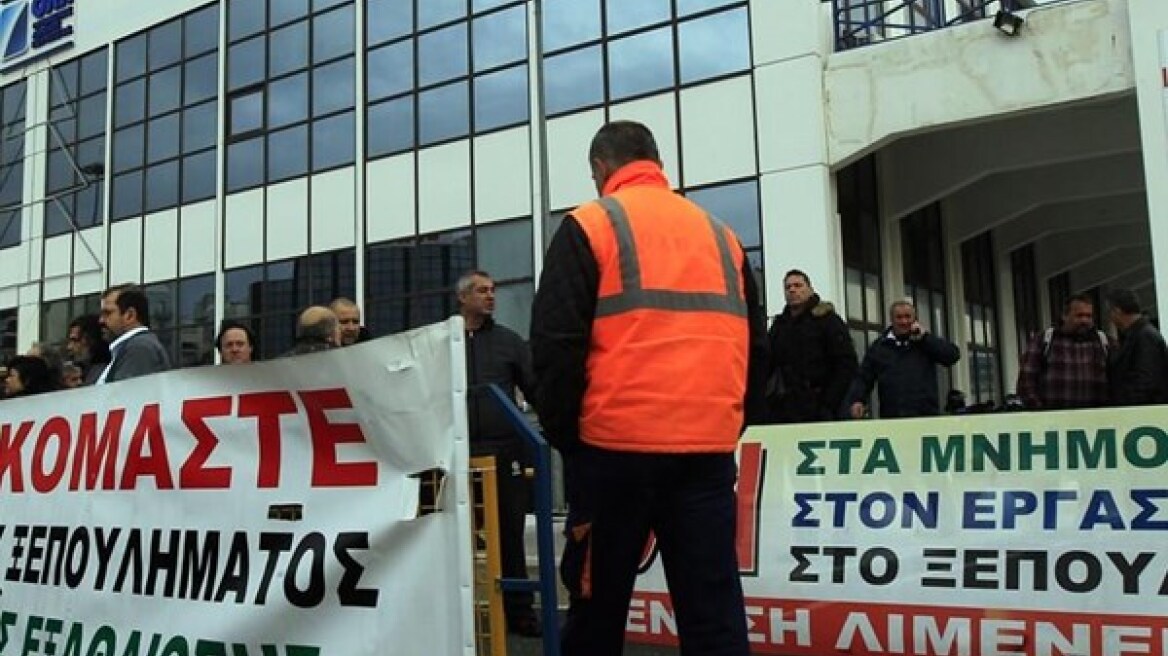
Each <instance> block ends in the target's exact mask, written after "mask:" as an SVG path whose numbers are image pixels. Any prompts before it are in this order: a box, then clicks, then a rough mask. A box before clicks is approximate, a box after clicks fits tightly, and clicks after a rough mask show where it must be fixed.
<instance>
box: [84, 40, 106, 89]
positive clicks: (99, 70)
mask: <svg viewBox="0 0 1168 656" xmlns="http://www.w3.org/2000/svg"><path fill="white" fill-rule="evenodd" d="M107 52H108V51H107V50H106V49H105V48H102V49H101V50H98V51H97V52H94V53H91V54H89V55H86V56H85V57H82V59H81V81H80V85H79V86H78V93H79V94H80V95H82V96H88V95H89V94H91V93H94V92H95V91H100V90H102V89H105V87H106V69H107V68H108V66H109V57H108V55H107Z"/></svg>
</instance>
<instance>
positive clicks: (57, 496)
mask: <svg viewBox="0 0 1168 656" xmlns="http://www.w3.org/2000/svg"><path fill="white" fill-rule="evenodd" d="M464 366H465V365H464V343H463V331H462V323H461V320H459V319H452V320H450V321H448V322H446V323H443V324H436V325H434V326H430V327H427V328H422V329H419V330H415V331H411V332H409V333H404V334H401V335H397V336H393V337H387V338H383V339H379V340H374V341H371V342H367V343H364V344H359V345H356V346H352V347H348V348H344V349H337V350H332V351H327V352H322V353H314V354H309V355H303V356H298V357H294V358H286V359H280V360H274V361H271V362H263V363H257V364H252V365H240V366H220V367H203V368H198V369H188V370H182V371H175V372H169V373H165V374H160V375H154V376H146V377H143V378H137V379H133V380H129V381H125V382H119V383H114V384H110V385H105V386H101V387H96V388H90V389H81V390H71V391H64V392H57V393H53V394H47V395H42V396H36V397H28V398H22V399H12V400H7V401H0V656H33V655H41V654H43V655H44V656H105V655H108V656H260V655H262V656H358V655H363V654H367V655H374V654H378V655H380V654H387V653H393V654H403V655H418V656H423V655H424V656H431V655H435V654H437V655H449V656H469V655H470V654H473V653H474V648H473V629H472V618H471V594H472V571H471V560H470V559H471V554H470V545H471V542H470V540H471V536H470V520H469V515H468V511H467V508H468V504H467V492H468V482H467V476H466V471H467V448H466V408H465V370H464ZM434 469H438V470H441V471H443V472H446V473H447V474H448V475H447V476H446V477H445V483H446V484H445V485H444V486H441V488H440V489H441V492H440V494H439V497H438V504H437V506H438V510H437V511H436V512H432V513H421V512H419V498H420V497H421V492H420V486H419V479H418V478H417V474H418V473H419V472H424V471H428V470H434Z"/></svg>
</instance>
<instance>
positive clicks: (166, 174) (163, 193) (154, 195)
mask: <svg viewBox="0 0 1168 656" xmlns="http://www.w3.org/2000/svg"><path fill="white" fill-rule="evenodd" d="M178 190H179V179H178V160H171V161H169V162H166V163H165V164H155V165H154V166H150V167H147V168H146V211H147V212H155V211H158V210H161V209H166V208H167V207H174V206H175V205H178Z"/></svg>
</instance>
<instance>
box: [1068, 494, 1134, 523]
mask: <svg viewBox="0 0 1168 656" xmlns="http://www.w3.org/2000/svg"><path fill="white" fill-rule="evenodd" d="M1097 524H1104V525H1106V526H1110V527H1111V528H1113V529H1116V530H1122V529H1124V528H1126V526H1125V525H1124V523H1123V515H1122V514H1121V513H1120V512H1119V506H1118V505H1116V503H1115V497H1113V496H1111V492H1109V491H1107V490H1095V491H1094V492H1093V493H1091V499H1090V500H1089V501H1088V502H1087V509H1086V510H1085V511H1083V521H1081V522H1079V529H1080V530H1083V531H1090V530H1091V529H1093V528H1095V526H1096V525H1097Z"/></svg>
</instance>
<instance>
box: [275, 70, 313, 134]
mask: <svg viewBox="0 0 1168 656" xmlns="http://www.w3.org/2000/svg"><path fill="white" fill-rule="evenodd" d="M307 118H308V73H300V74H299V75H293V76H292V77H286V78H284V79H282V80H277V81H275V82H272V83H271V84H270V85H269V86H268V125H269V126H271V127H273V128H275V127H281V126H284V125H290V124H292V123H297V122H299V121H303V120H306V119H307Z"/></svg>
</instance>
